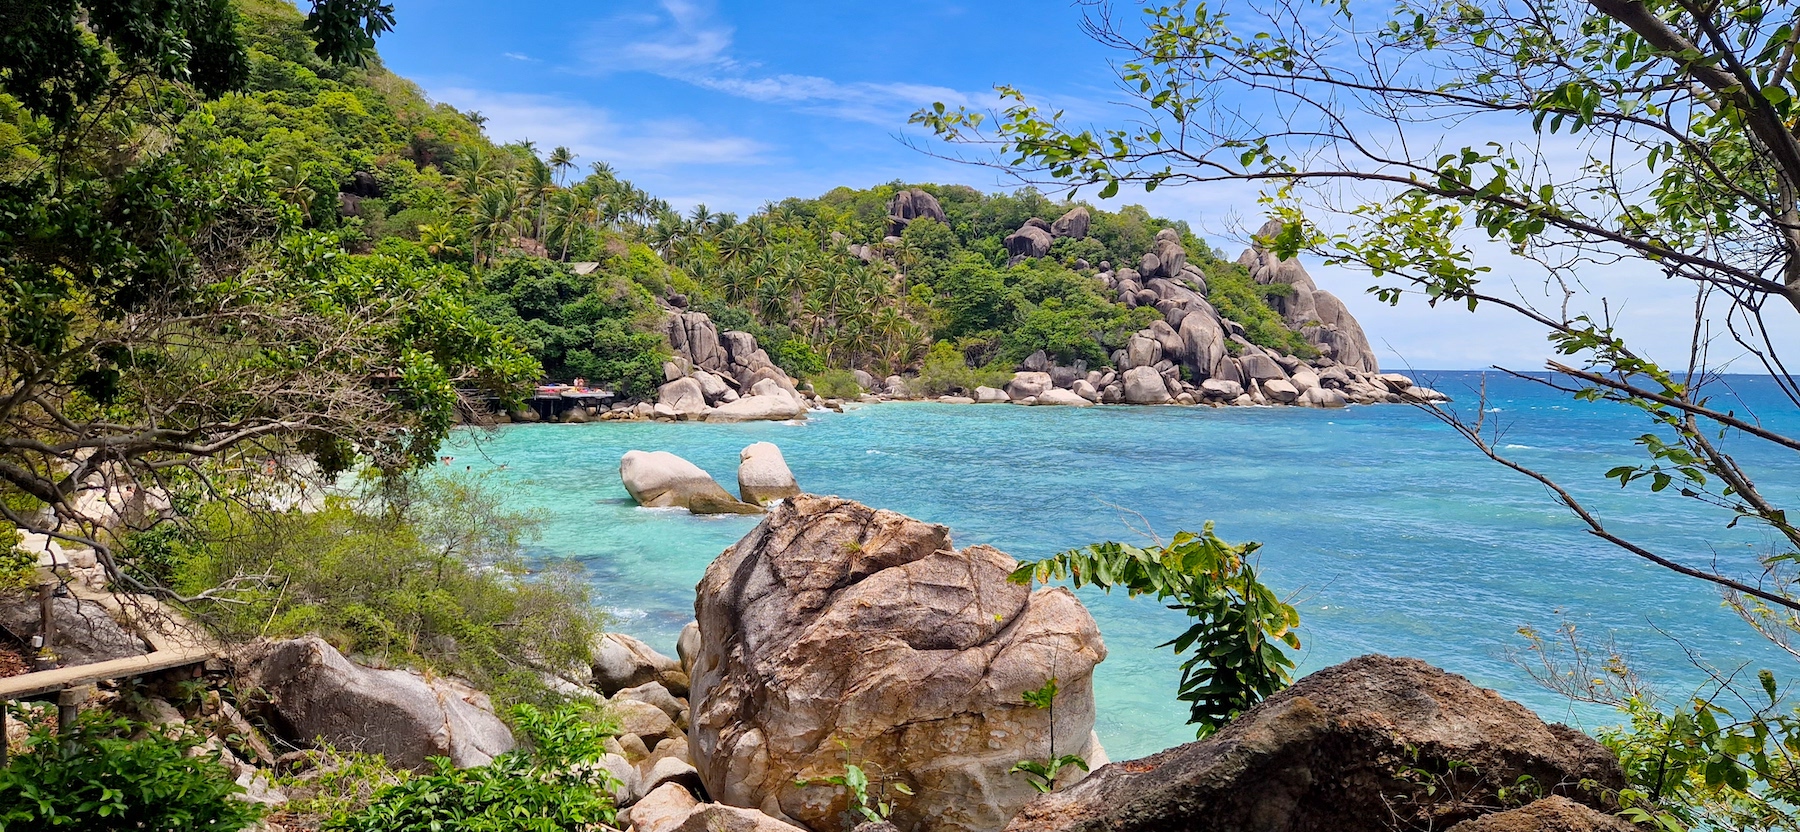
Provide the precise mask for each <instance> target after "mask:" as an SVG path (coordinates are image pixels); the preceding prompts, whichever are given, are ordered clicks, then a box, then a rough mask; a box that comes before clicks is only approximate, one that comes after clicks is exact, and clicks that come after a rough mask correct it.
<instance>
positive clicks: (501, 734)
mask: <svg viewBox="0 0 1800 832" xmlns="http://www.w3.org/2000/svg"><path fill="white" fill-rule="evenodd" d="M233 661H234V663H235V665H236V668H237V672H238V676H239V679H240V681H241V682H242V683H243V684H244V685H245V686H246V687H249V688H254V689H257V690H259V691H260V692H261V695H262V697H263V698H265V699H266V701H267V704H266V705H265V706H263V708H262V711H263V716H264V717H265V718H267V719H268V721H269V723H270V725H271V726H272V727H274V728H275V730H276V732H277V733H278V734H280V735H281V737H282V738H283V739H286V740H289V741H292V742H298V743H307V744H311V743H324V744H328V745H331V746H334V747H336V748H340V749H344V750H356V751H366V752H369V753H372V754H381V755H383V756H385V757H387V760H388V762H389V763H391V764H393V765H396V766H400V767H403V768H410V769H413V770H415V771H423V770H425V769H427V768H429V766H428V765H427V762H426V758H428V757H448V758H450V761H451V762H452V763H454V764H456V765H457V766H459V767H469V766H483V765H487V764H488V762H489V761H491V760H493V758H494V757H496V756H498V755H500V754H501V753H503V752H506V751H511V750H512V748H513V736H512V732H511V731H509V730H507V728H506V723H503V722H501V721H500V718H499V717H497V716H495V715H494V709H493V705H492V704H491V703H490V702H489V701H488V698H487V695H486V694H484V693H482V692H480V691H477V690H475V689H474V688H471V687H468V686H466V685H463V684H460V683H457V682H455V681H452V680H450V679H445V678H434V679H431V680H426V679H425V678H424V677H422V676H420V675H418V674H416V673H412V672H409V671H405V670H379V669H376V668H370V667H363V666H361V665H357V664H354V663H352V662H351V661H350V660H349V659H346V658H344V656H343V654H341V653H339V652H338V651H337V650H336V649H334V648H333V647H332V646H331V645H329V644H326V643H325V640H324V639H321V638H318V637H316V636H308V637H306V638H298V639H291V640H288V641H265V642H255V643H252V644H249V645H246V646H244V647H243V648H242V649H240V650H239V651H238V652H237V654H236V655H235V656H234V659H233Z"/></svg>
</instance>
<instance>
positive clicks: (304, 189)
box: [270, 162, 319, 222]
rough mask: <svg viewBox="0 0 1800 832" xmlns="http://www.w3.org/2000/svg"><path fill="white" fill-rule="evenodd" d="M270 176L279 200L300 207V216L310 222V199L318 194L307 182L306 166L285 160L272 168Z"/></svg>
mask: <svg viewBox="0 0 1800 832" xmlns="http://www.w3.org/2000/svg"><path fill="white" fill-rule="evenodd" d="M273 173H274V175H273V176H271V177H270V179H272V180H273V181H274V183H275V190H276V192H277V193H279V194H280V195H281V201H282V202H285V203H287V204H289V205H292V206H294V207H296V208H299V209H300V214H301V216H303V217H305V218H306V221H307V222H312V201H313V200H314V199H316V198H318V196H319V192H318V191H315V190H313V187H312V185H310V184H308V183H307V179H306V175H307V170H306V166H305V165H302V164H296V163H293V162H287V163H284V164H282V165H281V166H280V167H277V168H276V169H275V170H274V172H273Z"/></svg>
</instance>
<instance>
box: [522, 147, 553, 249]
mask: <svg viewBox="0 0 1800 832" xmlns="http://www.w3.org/2000/svg"><path fill="white" fill-rule="evenodd" d="M555 192H556V177H555V174H553V173H551V171H550V166H549V165H546V164H544V163H543V162H541V161H539V160H538V158H537V157H536V156H533V157H531V167H530V168H529V169H528V170H527V171H526V172H525V192H524V194H522V197H523V199H524V205H525V207H526V208H527V210H528V212H529V211H530V209H536V211H535V221H534V222H533V223H532V226H531V238H532V239H534V240H541V239H543V238H544V217H545V214H546V213H547V211H548V209H549V202H550V195H551V194H553V193H555Z"/></svg>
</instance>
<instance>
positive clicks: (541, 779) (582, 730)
mask: <svg viewBox="0 0 1800 832" xmlns="http://www.w3.org/2000/svg"><path fill="white" fill-rule="evenodd" d="M511 716H512V718H513V724H514V727H515V728H517V729H518V731H519V733H520V734H521V735H523V736H524V738H525V739H526V740H527V743H528V745H527V747H526V748H523V749H520V750H517V751H509V752H507V753H505V754H502V755H500V756H499V757H496V758H494V761H493V762H492V763H489V764H488V765H486V766H482V767H480V768H466V769H458V768H455V767H453V766H451V765H450V762H449V761H448V760H445V759H442V758H434V760H433V761H434V762H435V763H436V764H437V770H436V771H434V772H432V773H430V774H426V775H420V776H416V777H411V778H408V779H406V780H404V781H402V782H401V783H399V784H398V785H394V786H389V787H388V788H385V789H382V790H381V791H380V792H378V793H377V794H376V795H375V801H374V802H373V803H371V804H369V806H368V807H367V808H364V809H363V810H361V811H359V812H357V813H355V814H353V815H348V816H340V817H337V818H333V819H332V820H331V821H330V822H328V823H326V824H325V829H326V830H329V832H439V830H456V831H457V832H586V830H588V829H592V828H595V827H596V825H597V824H608V825H610V824H613V823H615V822H616V820H617V818H616V815H617V813H616V811H615V808H614V806H613V803H612V797H611V795H612V790H613V789H614V788H616V787H617V786H618V781H617V780H616V779H614V778H613V776H612V775H610V774H608V773H607V772H606V770H605V769H602V768H600V767H599V766H598V762H599V760H600V756H601V755H602V754H604V753H605V751H604V749H603V746H602V743H603V742H604V741H605V739H606V737H607V736H608V735H609V733H610V732H609V731H608V730H607V729H606V728H605V727H604V726H602V725H599V724H597V723H595V722H593V721H592V720H591V719H590V718H589V717H590V712H589V711H587V710H586V709H584V708H580V707H576V706H568V707H563V708H559V709H557V710H554V711H542V710H539V709H537V708H533V707H531V706H529V705H521V706H518V707H515V708H513V710H512V712H511Z"/></svg>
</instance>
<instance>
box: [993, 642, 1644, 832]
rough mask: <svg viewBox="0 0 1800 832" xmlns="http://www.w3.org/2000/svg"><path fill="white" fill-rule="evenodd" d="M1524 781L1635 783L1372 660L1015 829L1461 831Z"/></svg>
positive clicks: (1521, 723)
mask: <svg viewBox="0 0 1800 832" xmlns="http://www.w3.org/2000/svg"><path fill="white" fill-rule="evenodd" d="M1403 769H1410V770H1418V771H1424V772H1429V773H1430V774H1431V775H1432V776H1427V777H1404V776H1401V771H1402V770H1403ZM1434 777H1435V778H1436V780H1437V781H1436V782H1433V781H1434ZM1520 777H1530V778H1532V779H1533V780H1534V781H1535V782H1536V783H1537V784H1538V786H1539V787H1541V788H1543V789H1545V790H1547V791H1551V792H1554V793H1557V794H1562V795H1564V796H1566V797H1569V798H1571V799H1573V800H1575V801H1579V802H1581V803H1586V804H1588V805H1590V806H1596V807H1600V808H1602V809H1604V808H1607V807H1606V806H1605V804H1604V800H1605V794H1606V793H1607V791H1608V790H1616V789H1618V788H1620V787H1621V786H1623V785H1624V776H1623V774H1622V772H1621V771H1620V769H1619V764H1618V761H1617V760H1615V759H1614V758H1613V756H1612V754H1611V753H1610V752H1608V751H1607V750H1606V749H1605V748H1604V747H1603V746H1601V745H1600V744H1599V743H1598V742H1595V741H1594V740H1593V739H1591V738H1589V737H1588V736H1586V735H1585V734H1582V733H1581V732H1579V731H1576V730H1574V729H1572V728H1568V727H1565V726H1562V725H1545V724H1544V723H1543V722H1542V721H1541V720H1539V719H1538V718H1537V717H1536V716H1535V715H1533V714H1532V713H1531V712H1530V711H1528V710H1526V709H1525V707H1524V706H1522V705H1519V704H1518V703H1516V702H1511V701H1508V700H1506V699H1503V698H1501V697H1500V695H1499V694H1497V693H1494V692H1493V691H1490V690H1483V689H1481V688H1478V687H1475V686H1474V685H1472V684H1470V683H1469V681H1468V680H1467V679H1464V678H1462V677H1461V676H1456V675H1452V674H1450V673H1446V672H1444V671H1442V670H1439V669H1437V668H1435V667H1432V666H1430V665H1428V664H1426V663H1424V662H1421V661H1418V660H1416V659H1397V658H1390V657H1387V656H1363V657H1361V658H1358V659H1352V660H1351V661H1348V662H1345V663H1343V664H1340V665H1337V666H1335V667H1330V668H1326V669H1325V670H1321V671H1319V672H1317V673H1314V674H1312V675H1311V676H1308V677H1306V678H1304V679H1301V680H1300V681H1299V682H1297V683H1296V684H1295V685H1294V686H1293V687H1291V688H1289V689H1287V690H1285V691H1282V692H1281V693H1278V694H1276V695H1274V696H1272V697H1270V698H1269V699H1268V700H1267V701H1265V702H1263V703H1262V704H1260V705H1258V706H1256V707H1255V708H1252V709H1251V710H1250V711H1248V712H1246V713H1245V714H1244V715H1242V716H1240V717H1238V719H1237V720H1235V721H1233V722H1232V723H1231V724H1229V725H1227V726H1226V727H1225V728H1224V729H1222V730H1220V731H1219V733H1218V734H1216V735H1214V736H1213V737H1212V738H1210V739H1207V740H1204V741H1202V742H1195V743H1188V744H1187V745H1182V746H1178V747H1176V748H1172V749H1169V750H1168V751H1164V752H1162V753H1160V754H1155V755H1152V756H1149V757H1145V758H1143V759H1141V760H1131V761H1126V762H1122V763H1114V764H1112V765H1109V766H1106V767H1105V768H1102V769H1099V770H1098V771H1095V772H1094V773H1093V774H1091V775H1089V776H1088V778H1087V779H1085V780H1083V781H1082V782H1080V783H1077V784H1076V785H1074V786H1073V787H1071V788H1069V789H1068V790H1066V791H1062V792H1058V793H1056V794H1050V795H1045V796H1044V797H1042V798H1039V799H1038V800H1037V801H1035V802H1033V803H1032V804H1031V805H1029V806H1027V807H1025V809H1024V811H1022V812H1020V813H1019V814H1018V816H1017V817H1015V818H1014V819H1013V820H1012V822H1011V823H1010V824H1009V825H1008V826H1007V827H1006V828H1007V830H1008V831H1009V832H1038V831H1039V830H1058V832H1076V830H1081V831H1082V832H1090V831H1091V832H1098V831H1099V830H1107V831H1108V832H1140V831H1141V832H1150V831H1151V830H1166V829H1195V830H1220V831H1221V832H1223V831H1224V830H1270V831H1271V832H1274V830H1293V831H1294V832H1299V830H1344V832H1363V830H1368V832H1376V830H1384V831H1385V830H1391V829H1395V828H1401V829H1409V828H1448V827H1450V826H1452V825H1454V824H1457V823H1459V822H1462V821H1465V820H1469V819H1470V818H1472V817H1474V816H1476V815H1479V814H1481V813H1483V812H1484V811H1488V809H1485V808H1483V807H1492V806H1497V805H1500V804H1499V801H1498V799H1497V790H1498V789H1500V788H1507V789H1515V788H1516V787H1517V785H1518V780H1519V778H1520ZM1584 782H1586V783H1591V784H1593V785H1594V787H1595V788H1594V789H1593V790H1592V791H1584V790H1583V788H1582V787H1581V786H1580V784H1582V783H1584ZM1452 786H1453V787H1452ZM1428 790H1429V791H1428ZM1451 793H1454V794H1455V795H1457V796H1458V797H1459V798H1460V799H1458V800H1454V801H1452V800H1450V799H1447V798H1446V795H1448V794H1451ZM1498 828H1510V827H1498ZM1533 828H1536V827H1533Z"/></svg>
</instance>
